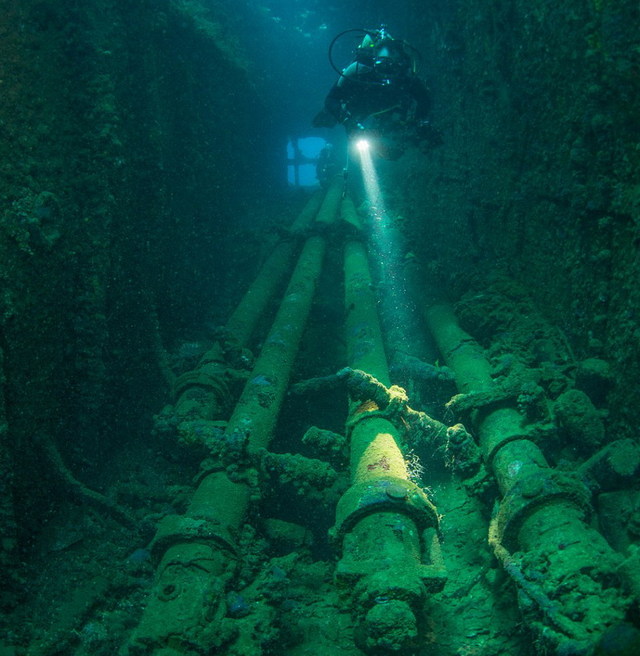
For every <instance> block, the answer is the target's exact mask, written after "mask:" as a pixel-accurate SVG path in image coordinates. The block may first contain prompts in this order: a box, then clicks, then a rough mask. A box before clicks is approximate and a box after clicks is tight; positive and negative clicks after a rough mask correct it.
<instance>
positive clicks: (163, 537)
mask: <svg viewBox="0 0 640 656" xmlns="http://www.w3.org/2000/svg"><path fill="white" fill-rule="evenodd" d="M184 542H214V543H217V544H218V545H219V546H221V547H222V548H223V549H225V550H226V551H230V552H231V553H233V554H236V553H237V547H236V545H235V543H234V541H233V539H232V538H231V535H230V533H229V531H228V530H227V529H226V528H224V527H223V526H222V524H220V523H219V522H216V521H214V520H212V519H208V518H204V517H195V516H189V515H166V516H165V517H163V518H162V519H161V520H160V522H159V524H158V530H157V531H156V534H155V536H154V538H153V540H152V541H151V544H150V545H149V551H150V552H151V554H152V555H153V556H155V557H157V558H161V557H162V555H163V554H164V553H166V551H167V550H168V549H169V547H171V546H172V545H174V544H180V543H184Z"/></svg>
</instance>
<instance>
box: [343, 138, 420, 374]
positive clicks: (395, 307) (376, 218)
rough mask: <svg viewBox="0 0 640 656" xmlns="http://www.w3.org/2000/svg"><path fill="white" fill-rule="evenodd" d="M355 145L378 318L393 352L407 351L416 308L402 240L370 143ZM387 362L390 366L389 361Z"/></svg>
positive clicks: (414, 328) (357, 143)
mask: <svg viewBox="0 0 640 656" xmlns="http://www.w3.org/2000/svg"><path fill="white" fill-rule="evenodd" d="M363 141H365V142H366V145H365V144H363V143H362V142H363ZM355 146H356V150H357V152H358V154H359V160H360V168H361V172H362V181H363V185H364V191H365V195H366V199H367V203H368V206H369V215H370V220H371V222H370V228H371V231H370V242H371V254H372V255H373V263H374V268H375V269H376V274H377V278H378V286H379V289H380V302H381V307H380V309H381V319H382V321H383V324H384V325H385V332H386V333H387V343H388V345H389V346H390V349H391V351H392V352H394V353H395V352H398V351H400V352H403V353H411V352H412V351H413V350H414V347H413V344H412V342H413V339H412V334H414V335H415V334H416V333H415V331H416V324H417V310H416V308H415V306H414V305H413V303H412V302H411V300H410V295H409V293H408V284H407V278H406V274H405V268H404V267H405V251H406V243H405V240H404V237H403V235H402V233H401V231H400V230H399V229H398V228H397V227H396V226H395V225H394V221H393V219H392V217H391V216H390V215H389V213H388V212H387V208H386V205H385V200H384V195H383V193H382V190H381V188H380V182H379V179H378V173H377V171H376V167H375V163H374V161H373V157H372V146H371V144H370V143H369V142H368V141H366V140H363V139H360V140H358V141H357V142H356V143H355ZM390 355H391V353H390ZM392 359H395V356H392ZM391 364H392V366H393V362H392V363H391Z"/></svg>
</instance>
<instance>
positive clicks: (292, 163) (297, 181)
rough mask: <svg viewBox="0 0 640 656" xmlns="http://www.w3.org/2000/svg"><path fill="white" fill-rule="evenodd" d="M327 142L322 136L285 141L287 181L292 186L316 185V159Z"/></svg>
mask: <svg viewBox="0 0 640 656" xmlns="http://www.w3.org/2000/svg"><path fill="white" fill-rule="evenodd" d="M326 144H327V142H326V141H325V140H324V139H323V138H322V137H300V138H295V139H289V143H287V181H288V182H289V184H290V185H292V186H294V187H317V186H318V178H317V177H316V160H317V159H318V155H319V154H320V151H321V150H322V149H323V148H324V147H325V145H326Z"/></svg>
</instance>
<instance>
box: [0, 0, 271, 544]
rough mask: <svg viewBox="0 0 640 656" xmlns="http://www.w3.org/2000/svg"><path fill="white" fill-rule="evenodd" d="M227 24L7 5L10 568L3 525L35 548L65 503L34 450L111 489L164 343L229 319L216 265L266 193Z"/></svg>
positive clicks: (194, 9)
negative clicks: (221, 317)
mask: <svg viewBox="0 0 640 656" xmlns="http://www.w3.org/2000/svg"><path fill="white" fill-rule="evenodd" d="M225 21H226V17H225V16H224V14H218V13H216V12H215V11H214V10H212V9H211V10H204V9H203V8H202V7H201V6H200V5H199V4H198V3H178V2H172V1H171V0H161V1H160V2H158V1H157V0H154V1H153V2H147V1H144V0H143V1H141V2H136V3H129V2H119V1H117V0H114V1H111V2H104V1H102V0H101V1H100V2H97V1H96V2H84V3H60V2H56V1H54V0H51V1H49V0H20V2H17V1H15V2H14V1H12V0H3V1H2V2H0V37H1V40H0V47H1V48H2V59H1V61H2V75H1V78H2V93H1V94H0V131H1V133H2V143H3V156H2V158H0V173H1V174H0V199H1V216H0V263H1V264H0V276H1V278H2V288H1V290H0V347H1V348H2V351H3V354H4V361H3V364H4V378H3V384H4V398H5V401H6V408H5V413H4V414H5V415H6V431H3V432H1V433H0V436H1V437H2V439H3V445H2V446H3V447H4V449H3V458H2V459H1V461H2V468H3V471H5V472H11V473H12V479H11V480H12V482H13V495H12V496H9V494H8V493H6V494H5V495H4V496H3V506H4V508H3V510H2V511H1V513H0V514H1V515H2V523H3V527H5V528H7V531H3V534H7V533H10V534H12V535H13V539H11V540H9V539H7V540H6V541H5V542H6V546H5V555H6V553H8V552H10V551H11V550H12V549H14V548H15V538H16V536H15V535H14V533H15V530H16V529H15V526H14V524H13V523H12V519H11V516H12V514H19V515H21V516H22V517H23V518H27V517H28V518H30V519H29V520H26V519H22V520H21V522H20V525H21V531H22V533H23V537H24V538H25V539H24V540H23V544H28V539H27V536H29V535H30V534H36V533H37V531H38V527H39V525H40V524H41V522H42V518H43V516H44V515H45V513H46V509H47V507H48V504H49V503H50V502H51V501H52V500H55V494H53V495H52V493H51V491H52V486H55V485H56V484H57V482H56V480H55V476H52V475H51V471H52V469H53V468H52V467H51V463H48V462H47V460H46V458H43V456H42V453H43V451H42V449H41V447H40V445H41V443H42V440H45V441H47V443H50V442H52V443H53V444H55V445H56V446H57V448H58V450H59V451H60V453H61V455H62V458H63V460H64V461H65V462H66V463H67V464H68V465H69V466H70V467H71V469H72V471H74V473H75V475H77V476H78V477H79V478H83V477H86V478H88V479H90V480H91V482H92V485H93V486H94V487H96V488H98V489H100V487H101V481H100V475H101V468H100V465H99V463H100V462H101V461H102V460H103V458H104V457H105V456H111V455H113V452H114V450H117V448H118V444H119V443H121V442H122V441H124V440H131V439H137V436H139V435H141V434H143V433H142V432H141V429H143V428H144V429H145V431H144V434H148V428H149V422H150V421H151V418H152V415H153V413H154V412H157V411H158V409H159V408H160V407H161V399H164V398H165V395H166V391H167V390H166V387H167V383H166V381H165V380H164V379H163V376H162V360H163V349H162V345H163V344H164V345H171V343H172V340H173V339H174V338H175V337H176V336H177V335H180V336H181V337H182V336H184V334H185V332H186V329H185V327H186V326H191V325H193V324H194V323H197V322H202V321H204V318H205V313H206V311H207V308H211V307H213V308H215V307H216V306H217V307H218V309H220V307H222V309H223V310H224V309H226V306H225V303H227V302H228V301H227V300H226V299H225V297H224V287H225V286H229V284H231V283H230V280H231V277H230V276H229V274H228V272H227V271H226V269H224V266H225V263H224V262H222V261H221V260H220V258H219V256H218V255H217V254H218V253H219V252H220V250H221V249H223V250H224V244H225V240H228V239H229V235H230V233H231V231H232V228H233V226H234V223H235V221H236V220H237V218H238V216H239V215H240V214H241V213H243V212H246V211H247V202H248V201H247V197H252V196H253V195H258V196H259V195H260V194H261V190H262V188H263V185H266V184H268V183H269V182H270V180H269V179H268V171H269V169H267V168H266V167H265V166H264V161H263V158H264V156H265V155H264V154H265V153H266V152H267V151H268V149H269V145H268V144H267V141H266V140H267V136H265V135H261V134H258V135H255V137H254V138H253V141H252V144H251V146H252V147H251V149H249V148H247V145H246V138H245V136H244V135H246V134H247V132H248V131H249V129H248V126H250V125H255V124H256V123H258V122H259V121H260V119H261V117H262V111H261V107H262V106H261V101H260V99H259V98H258V97H257V95H256V93H255V91H254V90H253V88H252V86H251V84H250V81H249V73H248V64H247V61H246V59H245V58H244V57H243V55H242V52H241V50H240V48H239V47H238V46H237V43H236V42H235V40H234V38H233V36H232V35H231V34H230V33H229V31H228V29H227V28H226V24H225ZM265 171H266V174H265ZM240 186H242V187H243V188H245V189H247V191H248V193H247V195H246V196H245V195H242V194H239V193H238V189H239V187H240ZM237 277H238V278H239V279H240V280H239V284H241V282H242V280H241V276H237ZM220 289H222V290H223V293H222V294H220V293H219V292H220ZM105 435H108V440H105V439H103V438H104V436H105ZM5 480H7V479H5ZM87 482H88V481H87ZM14 504H15V505H14ZM10 526H11V527H12V528H10V529H9V528H8V527H10ZM18 537H19V536H18Z"/></svg>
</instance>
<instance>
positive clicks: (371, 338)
mask: <svg viewBox="0 0 640 656" xmlns="http://www.w3.org/2000/svg"><path fill="white" fill-rule="evenodd" d="M347 208H348V205H347ZM344 261H345V307H346V325H345V329H346V334H347V349H348V358H349V365H350V366H351V367H352V368H354V369H362V370H364V371H366V372H367V373H369V374H371V375H373V376H375V377H376V378H377V379H378V380H379V381H380V382H383V383H384V384H385V385H389V372H388V366H387V360H386V356H385V353H384V347H383V342H382V334H381V330H380V323H379V319H378V313H377V307H376V297H375V293H374V286H373V281H372V280H371V274H370V271H369V265H368V261H367V254H366V251H365V248H364V246H363V245H362V243H361V242H359V241H350V242H348V243H347V244H346V246H345V254H344ZM348 423H349V442H350V458H351V486H350V487H349V489H348V490H347V492H346V493H345V494H344V495H343V496H342V498H341V499H340V502H339V503H338V508H337V512H336V524H335V526H334V528H333V529H332V533H333V536H334V538H335V539H336V541H337V543H338V544H339V545H340V547H341V558H340V561H339V563H338V565H337V568H336V577H337V579H338V581H341V582H343V583H344V584H346V585H348V586H350V587H351V588H352V595H353V600H354V608H355V620H356V631H355V639H356V643H357V645H358V646H359V647H360V648H361V649H363V650H364V651H365V652H368V653H376V654H383V653H406V652H407V651H409V650H413V649H414V648H415V647H416V646H417V645H418V644H419V642H420V637H421V634H422V629H423V619H424V618H423V617H422V606H423V602H424V599H425V596H426V593H427V591H429V590H438V589H441V587H442V586H443V585H444V567H443V564H442V559H441V555H440V549H439V543H438V538H437V526H438V517H437V512H436V509H435V507H434V506H433V504H432V503H431V501H430V500H429V499H428V497H427V495H426V494H425V493H424V491H423V490H422V489H421V488H420V487H418V486H417V485H416V484H415V483H414V482H413V481H411V480H410V478H409V472H408V470H407V465H406V461H405V459H404V456H403V454H402V451H401V449H400V447H399V443H400V432H399V430H398V428H397V427H396V426H395V425H394V423H393V422H392V421H390V420H389V419H388V418H387V417H385V416H384V415H383V414H381V413H380V412H378V408H377V406H376V405H375V404H374V403H373V402H368V403H367V402H364V403H359V404H355V403H352V404H351V411H350V419H349V422H348Z"/></svg>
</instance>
